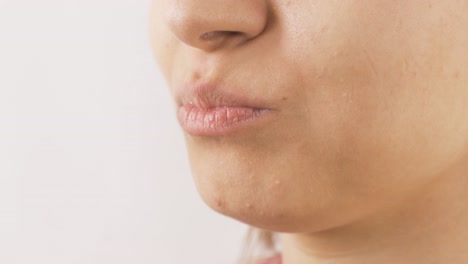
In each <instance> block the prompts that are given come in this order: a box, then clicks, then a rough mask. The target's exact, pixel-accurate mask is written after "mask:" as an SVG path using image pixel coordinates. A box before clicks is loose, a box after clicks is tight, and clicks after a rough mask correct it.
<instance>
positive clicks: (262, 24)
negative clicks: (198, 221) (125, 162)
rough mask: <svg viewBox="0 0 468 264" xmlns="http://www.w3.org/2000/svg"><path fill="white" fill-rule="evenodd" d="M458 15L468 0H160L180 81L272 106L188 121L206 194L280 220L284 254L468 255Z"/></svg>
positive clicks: (467, 103)
mask: <svg viewBox="0 0 468 264" xmlns="http://www.w3.org/2000/svg"><path fill="white" fill-rule="evenodd" d="M467 14H468V1H466V0H447V1H436V0H434V1H432V0H412V1H382V0H380V1H379V0H377V1H358V0H327V1H313V0H294V1H292V0H154V1H153V5H152V16H151V27H150V32H151V36H152V46H153V49H154V53H155V55H156V60H157V61H158V63H159V65H160V68H161V71H162V72H163V74H164V76H165V78H166V80H167V84H168V86H169V87H170V89H171V92H172V93H173V94H174V95H175V94H176V92H177V91H178V90H177V89H180V87H183V85H184V84H185V83H187V82H191V81H197V80H208V81H214V82H219V83H222V84H223V85H224V86H225V87H229V88H230V89H231V91H232V92H233V93H235V94H240V95H243V96H248V97H249V98H253V99H255V98H261V100H262V101H264V102H266V106H267V107H269V108H271V109H273V110H274V112H273V114H272V118H271V119H270V120H269V121H268V122H265V123H262V124H261V125H259V126H257V127H254V128H250V129H246V130H244V131H243V132H242V133H238V134H235V135H231V136H226V137H200V136H192V135H190V134H187V133H186V143H187V148H188V151H189V157H190V162H191V168H192V173H193V176H194V178H195V182H196V185H197V188H198V190H199V192H200V194H201V196H202V198H203V199H204V201H205V202H206V203H207V204H208V205H209V206H210V207H212V208H213V209H214V210H216V211H217V212H219V213H221V214H224V215H227V216H230V217H232V218H235V219H237V220H239V221H242V222H245V223H247V224H249V225H252V226H255V227H259V228H262V229H266V230H272V231H275V232H280V233H281V234H282V235H281V241H282V245H283V250H282V253H283V263H284V264H306V263H307V264H308V263H314V264H324V263H327V264H328V263H334V264H367V263H369V264H370V263H372V264H374V263H379V264H386V263H391V264H394V263H399V264H405V263H451V264H453V263H460V264H461V263H468V15H467ZM182 89H183V88H182Z"/></svg>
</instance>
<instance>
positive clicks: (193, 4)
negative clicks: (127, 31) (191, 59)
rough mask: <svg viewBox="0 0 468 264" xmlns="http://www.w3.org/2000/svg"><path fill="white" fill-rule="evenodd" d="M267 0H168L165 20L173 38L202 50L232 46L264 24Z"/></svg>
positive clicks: (261, 29)
mask: <svg viewBox="0 0 468 264" xmlns="http://www.w3.org/2000/svg"><path fill="white" fill-rule="evenodd" d="M266 1H267V0H172V1H171V4H170V6H169V8H168V12H167V13H166V20H167V24H168V26H169V28H170V30H171V31H172V32H173V33H174V34H175V36H176V37H177V38H178V39H179V40H180V41H182V42H184V43H185V44H187V45H190V46H192V47H194V48H197V49H200V50H204V51H215V50H218V49H221V48H226V47H235V46H238V45H241V44H243V43H245V42H247V41H249V40H252V39H254V38H256V37H257V36H259V35H260V34H261V33H262V32H263V31H264V29H265V27H266V25H267V23H268V6H267V3H266Z"/></svg>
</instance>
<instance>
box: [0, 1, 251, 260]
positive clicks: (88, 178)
mask: <svg viewBox="0 0 468 264" xmlns="http://www.w3.org/2000/svg"><path fill="white" fill-rule="evenodd" d="M148 7H149V1H148V0H139V1H136V0H76V1H73V0H0V263H2V264H3V263H4V264H17V263H21V264H32V263H34V264H42V263H44V264H75V263H76V264H92V263H96V264H98V263H99V264H107V263H109V264H123V263H129V264H130V263H131V264H149V263H152V264H188V263H190V264H192V263H194V264H225V263H233V261H234V260H235V259H236V257H237V256H238V254H239V252H240V248H241V247H240V245H241V244H242V239H243V237H244V231H245V226H244V225H242V224H240V223H238V222H236V221H234V220H231V219H228V218H225V217H223V216H220V215H218V214H216V213H214V212H212V211H211V210H210V209H208V208H207V206H205V205H204V204H203V203H202V201H201V199H200V198H199V197H198V194H197V193H196V190H195V187H194V185H193V183H192V179H191V177H190V173H189V167H188V161H187V158H186V152H185V149H184V143H183V138H182V133H181V132H180V130H179V128H178V125H177V123H176V120H175V114H174V111H173V109H172V102H171V99H170V96H169V93H168V92H167V88H166V87H165V84H164V81H163V79H162V77H161V75H160V73H159V72H158V69H157V66H156V64H155V63H154V62H153V57H152V54H151V51H150V45H149V41H148V34H147V30H148V29H147V24H148V23H147V21H148V11H149V9H148Z"/></svg>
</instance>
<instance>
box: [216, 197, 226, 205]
mask: <svg viewBox="0 0 468 264" xmlns="http://www.w3.org/2000/svg"><path fill="white" fill-rule="evenodd" d="M214 201H215V204H216V206H217V207H219V208H222V207H224V201H223V199H221V198H220V197H215V198H214Z"/></svg>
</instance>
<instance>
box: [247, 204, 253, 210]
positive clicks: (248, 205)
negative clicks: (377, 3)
mask: <svg viewBox="0 0 468 264" xmlns="http://www.w3.org/2000/svg"><path fill="white" fill-rule="evenodd" d="M245 207H247V208H249V209H250V208H252V207H253V205H252V204H251V203H245Z"/></svg>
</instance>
